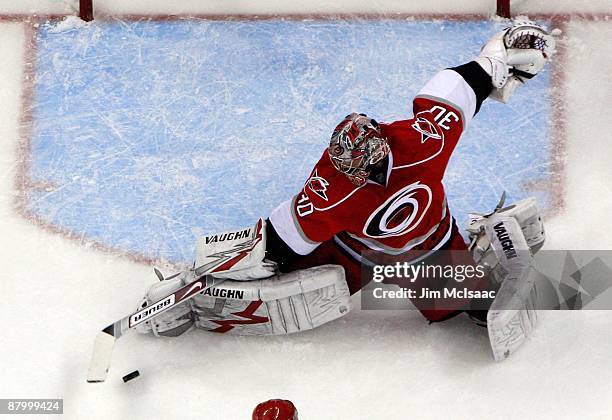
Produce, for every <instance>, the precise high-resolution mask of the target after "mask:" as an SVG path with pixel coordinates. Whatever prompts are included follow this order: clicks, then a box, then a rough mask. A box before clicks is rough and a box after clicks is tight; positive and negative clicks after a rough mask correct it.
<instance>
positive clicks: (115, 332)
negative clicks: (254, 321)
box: [87, 275, 225, 382]
mask: <svg viewBox="0 0 612 420" xmlns="http://www.w3.org/2000/svg"><path fill="white" fill-rule="evenodd" d="M223 280H225V279H216V278H214V277H212V276H207V275H204V276H202V277H199V278H197V279H196V280H194V281H192V282H191V283H189V284H186V285H185V286H183V287H181V288H180V289H178V290H177V291H176V292H174V293H171V294H169V295H168V296H166V297H164V298H162V299H160V300H158V301H157V302H155V303H153V304H151V305H149V306H147V307H146V308H143V309H140V310H138V311H136V312H134V313H133V314H131V315H128V316H125V317H123V318H121V319H120V320H118V321H115V322H114V323H112V324H110V325H109V326H108V327H106V328H104V329H103V330H102V331H100V332H99V333H98V335H97V336H96V340H95V342H94V351H93V354H92V356H91V363H90V364H89V371H88V372H87V382H104V380H105V379H106V375H107V373H108V369H109V368H110V363H111V357H112V354H113V347H114V345H115V341H116V340H117V339H118V338H120V337H121V336H123V335H124V334H125V333H126V332H128V331H129V330H131V329H132V328H134V327H136V326H137V325H138V324H141V323H143V322H146V321H148V320H150V319H151V318H154V317H156V316H157V315H159V314H161V313H163V312H165V311H167V310H168V309H170V308H172V307H174V306H176V305H179V304H181V303H183V302H185V301H187V300H188V299H190V298H192V297H193V296H195V295H197V294H198V293H201V292H203V291H205V290H207V289H210V288H211V287H213V286H216V285H218V284H219V283H222V282H223Z"/></svg>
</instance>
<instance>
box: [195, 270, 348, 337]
mask: <svg viewBox="0 0 612 420" xmlns="http://www.w3.org/2000/svg"><path fill="white" fill-rule="evenodd" d="M192 301H193V312H194V317H195V320H196V321H195V325H196V327H197V328H200V329H203V330H207V331H213V332H220V333H229V334H238V335H277V334H290V333H294V332H299V331H306V330H310V329H313V328H316V327H318V326H320V325H323V324H326V323H328V322H330V321H333V320H334V319H337V318H340V317H342V316H344V315H345V314H346V313H347V312H349V311H350V309H351V301H350V293H349V289H348V286H347V284H346V280H345V276H344V269H343V268H342V267H341V266H338V265H323V266H318V267H312V268H308V269H305V270H297V271H294V272H291V273H287V274H282V275H280V276H277V277H273V278H268V279H264V280H257V281H250V282H241V281H233V280H226V281H224V282H223V283H222V284H220V285H219V286H218V287H214V288H211V289H208V290H207V291H206V292H204V293H203V294H201V295H198V296H196V297H194V298H193V300H192Z"/></svg>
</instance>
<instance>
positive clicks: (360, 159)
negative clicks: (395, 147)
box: [327, 112, 389, 185]
mask: <svg viewBox="0 0 612 420" xmlns="http://www.w3.org/2000/svg"><path fill="white" fill-rule="evenodd" d="M327 152H328V153H329V158H330V159H331V162H332V164H333V165H334V167H335V168H336V169H337V170H338V171H340V172H342V173H343V174H345V175H346V176H348V178H349V179H350V180H351V181H352V182H353V183H354V184H355V185H363V184H365V182H366V181H367V179H368V176H369V175H370V170H369V166H370V165H374V164H375V163H377V162H380V161H381V160H383V159H384V158H385V157H386V156H387V155H388V154H389V144H388V143H387V139H385V138H383V137H382V135H381V133H380V129H379V128H378V123H377V122H376V121H375V120H373V119H372V118H369V117H368V116H366V115H365V114H357V113H355V112H354V113H352V114H350V115H347V116H346V117H345V118H344V120H342V122H341V123H340V124H338V126H337V127H336V128H335V129H334V132H333V134H332V137H331V141H330V143H329V147H328V149H327Z"/></svg>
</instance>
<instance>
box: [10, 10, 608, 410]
mask: <svg viewBox="0 0 612 420" xmlns="http://www.w3.org/2000/svg"><path fill="white" fill-rule="evenodd" d="M11 3H15V2H11ZM24 3H26V2H24ZM41 3H42V2H41ZM455 3H457V2H455ZM28 4H33V3H32V2H30V3H28ZM555 4H557V3H555ZM26 27H27V25H25V24H21V23H0V57H2V58H3V65H2V66H0V105H1V108H0V142H2V147H1V148H0V223H1V225H0V226H1V228H2V235H0V262H1V263H2V270H1V272H0V295H1V296H2V297H3V303H2V305H0V321H1V322H2V338H1V339H0V372H2V373H1V375H0V397H1V398H10V397H46V398H53V397H57V398H64V399H65V415H64V416H63V417H64V418H68V419H84V418H87V419H90V418H91V419H151V418H159V419H161V418H163V419H170V418H181V419H190V418H193V419H196V418H197V419H202V418H204V419H219V420H227V419H229V420H234V419H235V420H240V419H248V418H249V415H250V412H251V410H252V409H253V407H254V406H255V404H256V403H257V402H260V401H262V400H265V399H268V398H288V399H291V400H292V401H294V403H295V404H296V405H297V406H298V408H299V411H300V418H301V419H320V420H326V419H330V420H331V419H334V420H338V419H351V420H370V419H385V420H387V419H397V420H400V419H406V418H418V419H440V418H453V419H491V418H499V419H523V418H550V419H575V418H598V419H607V418H609V417H610V413H611V412H612V387H610V383H611V381H612V363H611V361H612V360H611V359H612V356H611V355H612V344H611V341H610V331H611V328H612V323H611V318H610V312H609V311H601V312H594V311H584V312H581V313H569V312H556V313H546V314H544V316H543V319H542V323H541V325H540V327H539V328H538V330H537V331H536V333H535V335H534V336H533V338H532V339H531V340H530V342H529V343H527V345H526V346H525V347H524V348H523V349H521V351H520V352H519V353H517V354H516V355H515V356H513V357H512V358H510V359H508V360H507V361H505V362H504V363H500V364H494V363H492V361H491V358H490V351H489V349H488V344H487V340H486V337H485V335H484V334H483V332H484V331H483V330H481V329H478V328H475V327H474V326H473V325H472V324H471V323H470V322H469V321H467V320H466V319H463V318H458V319H454V320H452V321H450V322H448V323H443V324H437V325H427V324H426V322H424V321H423V319H422V318H421V317H420V316H419V315H418V314H416V313H413V312H392V311H385V312H358V311H355V312H353V313H351V314H349V315H348V316H347V317H346V318H343V319H341V320H338V321H337V322H334V323H333V324H329V325H326V326H324V327H322V328H320V329H317V330H314V331H310V332H307V333H305V334H300V335H295V336H289V337H276V338H255V337H244V338H239V337H227V336H221V335H211V334H191V335H187V336H184V337H180V338H178V339H173V340H158V339H153V338H147V337H142V336H126V337H125V338H122V339H121V341H120V342H119V343H118V346H117V349H116V352H115V355H114V359H113V366H112V368H111V374H110V376H109V380H108V382H107V383H105V384H98V385H91V384H86V383H85V374H86V371H87V365H88V362H89V357H90V351H91V345H92V343H93V339H94V337H95V334H96V332H97V331H98V330H99V328H100V327H102V326H104V325H107V324H108V322H110V321H112V320H114V319H117V318H119V317H121V316H123V315H125V314H126V312H129V311H130V310H131V309H132V308H134V306H135V304H136V303H137V302H138V298H139V297H140V295H141V294H142V292H143V290H144V289H145V287H146V286H147V285H148V284H150V283H152V282H153V281H154V276H153V274H152V272H151V270H150V269H149V267H147V266H144V265H141V264H135V263H133V262H131V261H129V260H126V259H125V258H123V257H122V256H121V255H115V254H109V253H100V252H98V251H96V250H93V249H88V248H86V247H84V246H83V244H82V243H80V242H77V241H68V240H66V239H64V238H63V237H61V236H59V235H55V234H52V233H49V232H47V231H44V230H41V229H40V227H39V226H37V225H34V224H32V223H31V221H29V220H25V219H23V218H22V217H21V216H19V215H17V214H16V213H15V209H14V200H15V196H16V191H15V188H14V185H15V176H16V174H17V173H18V169H19V162H18V157H19V156H18V155H16V152H17V151H18V150H19V149H18V144H19V142H18V139H19V136H20V133H22V131H21V130H20V129H22V128H23V127H21V126H20V124H19V122H20V115H21V114H20V113H21V112H22V109H21V106H20V101H21V98H22V93H23V92H22V90H21V88H22V86H23V85H22V80H23V71H24V67H23V66H24V63H23V58H24V49H25V48H26V46H27V43H26V39H28V38H27V37H26V34H25V33H24V28H26ZM64 34H66V35H68V34H70V32H66V33H64ZM565 34H566V36H567V37H568V43H569V46H570V47H571V53H570V54H567V55H566V56H565V61H563V62H562V64H563V68H562V70H563V73H564V75H565V79H564V80H565V82H564V85H563V88H564V89H565V94H564V97H565V101H566V102H567V105H568V106H567V113H566V114H564V115H563V116H562V118H564V119H565V121H564V122H565V124H566V125H565V126H566V128H567V139H566V140H567V141H566V143H567V147H566V154H567V162H566V166H565V172H564V175H565V177H566V185H565V189H564V198H565V203H566V205H565V207H564V210H563V212H562V213H561V214H559V215H558V216H557V217H555V218H554V219H549V220H547V227H548V237H549V243H550V244H551V246H553V247H557V248H563V247H572V246H576V247H578V248H580V247H582V248H587V247H591V246H592V247H599V248H607V249H610V247H611V246H612V242H611V241H612V240H611V239H610V235H608V234H607V230H608V229H609V227H610V221H609V215H610V212H611V211H612V191H610V184H609V182H608V181H609V180H610V179H612V165H611V164H610V155H611V153H610V151H611V150H610V148H611V146H610V144H611V143H610V135H609V133H611V132H612V119H611V118H610V117H609V115H607V110H608V108H609V107H608V102H609V98H610V95H611V94H612V85H611V82H610V81H609V80H608V78H606V77H605V71H604V70H602V69H608V68H610V67H611V66H612V62H611V61H610V60H612V50H611V46H610V43H609V40H610V39H611V37H612V25H610V22H606V21H601V22H592V21H582V20H580V19H575V20H574V21H573V22H572V23H571V24H569V25H568V26H567V28H566V33H565ZM71 36H74V34H73V35H71ZM416 48H422V47H420V46H419V47H416ZM456 54H458V55H460V54H467V52H465V51H463V50H460V51H457V52H456ZM462 58H466V57H462ZM436 60H437V58H436ZM434 61H435V60H434ZM423 68H426V70H427V72H429V71H431V70H432V69H433V68H429V67H427V65H425V64H424V67H423ZM422 77H423V78H425V77H426V76H425V75H423V76H422ZM144 78H145V77H144V76H143V79H144ZM60 99H61V98H60ZM406 105H408V104H406ZM558 105H559V104H555V106H558ZM406 109H407V108H406ZM392 111H393V112H401V110H400V109H397V110H395V109H394V110H387V109H385V112H392ZM479 117H482V116H479ZM475 121H476V120H475ZM533 121H534V123H535V121H538V119H534V120H533ZM59 122H60V123H61V122H63V121H62V120H61V119H60V120H59ZM49 126H52V124H51V123H50V122H49ZM88 127H89V126H88V125H85V126H83V127H81V129H87V128H88ZM128 128H129V127H128ZM473 128H474V126H472V127H470V129H473ZM75 131H77V132H78V131H79V130H75ZM556 134H558V133H556ZM496 144H499V143H496ZM55 161H56V162H60V161H59V160H55ZM282 174H283V175H284V174H285V172H283V173H282ZM357 301H358V299H357ZM134 369H139V370H140V372H141V377H139V378H137V379H136V380H133V381H131V382H129V383H128V384H123V382H122V381H121V376H122V375H124V374H126V373H128V372H130V371H132V370H134ZM37 418H38V417H37Z"/></svg>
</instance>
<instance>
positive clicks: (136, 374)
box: [123, 370, 140, 382]
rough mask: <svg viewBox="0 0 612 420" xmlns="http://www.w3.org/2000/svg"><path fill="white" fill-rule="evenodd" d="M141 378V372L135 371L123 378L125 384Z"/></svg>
mask: <svg viewBox="0 0 612 420" xmlns="http://www.w3.org/2000/svg"><path fill="white" fill-rule="evenodd" d="M139 376H140V372H138V371H137V370H135V371H134V372H131V373H128V374H127V375H125V376H124V377H123V382H127V381H131V380H132V379H134V378H137V377H139Z"/></svg>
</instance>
